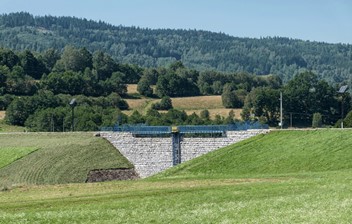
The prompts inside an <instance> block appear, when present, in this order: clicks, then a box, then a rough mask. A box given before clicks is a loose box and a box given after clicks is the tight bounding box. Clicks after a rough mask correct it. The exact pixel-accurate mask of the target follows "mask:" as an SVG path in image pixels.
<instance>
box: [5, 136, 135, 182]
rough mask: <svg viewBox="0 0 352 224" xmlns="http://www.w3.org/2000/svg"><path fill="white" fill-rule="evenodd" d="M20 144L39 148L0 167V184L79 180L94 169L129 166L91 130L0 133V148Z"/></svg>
mask: <svg viewBox="0 0 352 224" xmlns="http://www.w3.org/2000/svg"><path fill="white" fill-rule="evenodd" d="M23 147H25V148H28V149H38V150H36V151H35V152H33V153H30V154H28V155H27V156H25V157H23V158H21V159H18V160H16V161H14V162H12V163H11V164H9V165H7V166H5V167H3V168H1V169H0V187H1V186H2V187H11V186H13V185H28V184H58V183H75V182H78V183H79V182H81V183H82V182H85V180H86V178H87V174H88V172H89V171H90V170H93V169H109V168H130V167H132V165H131V164H130V163H129V162H128V161H127V160H126V159H125V158H124V157H123V156H121V154H120V153H119V152H118V151H117V150H116V149H115V148H114V147H113V146H112V145H111V144H110V143H109V142H107V141H106V140H105V139H102V138H97V137H93V134H92V133H22V134H18V133H17V134H15V133H14V134H10V133H9V134H0V152H1V151H2V150H1V149H7V150H6V151H9V150H8V149H14V150H16V149H17V148H23ZM0 156H1V154H0ZM0 161H2V159H0Z"/></svg>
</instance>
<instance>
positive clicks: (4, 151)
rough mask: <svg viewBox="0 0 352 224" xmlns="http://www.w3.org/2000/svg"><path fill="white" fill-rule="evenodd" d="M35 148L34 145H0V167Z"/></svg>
mask: <svg viewBox="0 0 352 224" xmlns="http://www.w3.org/2000/svg"><path fill="white" fill-rule="evenodd" d="M35 150H37V148H34V147H32V148H31V147H16V148H4V147H2V146H0V169H1V168H3V167H5V166H7V165H9V164H11V163H12V162H14V161H16V160H18V159H20V158H22V157H24V156H26V155H28V154H29V153H32V152H34V151H35Z"/></svg>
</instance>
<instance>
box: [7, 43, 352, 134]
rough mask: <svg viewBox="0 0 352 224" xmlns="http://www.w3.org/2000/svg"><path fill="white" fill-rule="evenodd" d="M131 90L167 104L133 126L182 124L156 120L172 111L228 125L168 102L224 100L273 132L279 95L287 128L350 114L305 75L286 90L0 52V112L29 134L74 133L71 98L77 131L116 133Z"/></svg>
mask: <svg viewBox="0 0 352 224" xmlns="http://www.w3.org/2000/svg"><path fill="white" fill-rule="evenodd" d="M131 83H134V84H137V90H138V92H139V94H140V96H137V97H153V98H162V101H161V102H160V103H158V104H155V105H153V106H152V111H151V112H150V111H149V112H147V113H146V115H145V114H136V113H133V116H132V115H131V117H132V118H129V117H126V118H125V121H126V122H130V123H131V122H137V121H138V123H140V122H146V123H148V124H151V125H152V124H153V125H156V124H158V125H162V124H165V125H168V124H170V123H172V122H175V123H174V124H178V122H177V120H178V119H179V118H176V117H172V116H173V115H172V116H171V115H170V116H171V118H175V120H174V121H172V119H170V116H169V115H168V114H167V113H166V114H158V113H159V112H158V110H170V109H171V110H172V112H170V113H176V114H178V115H179V117H181V118H182V119H181V120H182V122H183V123H182V124H215V123H216V124H220V123H224V122H225V123H226V122H229V120H226V118H222V117H216V118H215V120H211V119H209V120H206V119H204V116H203V118H201V119H199V118H198V117H197V116H198V115H196V114H193V115H189V116H188V115H186V114H185V113H184V112H182V111H177V110H174V109H173V108H172V102H171V99H170V97H184V96H199V95H221V96H222V101H223V105H224V106H225V107H226V108H243V112H242V114H241V116H242V119H243V120H260V121H261V122H263V123H268V124H270V125H272V126H277V124H278V118H279V103H278V98H279V93H280V92H282V93H283V96H284V101H283V103H284V112H285V114H284V116H285V120H286V121H288V120H290V122H286V123H285V124H286V125H288V124H289V123H292V121H294V123H295V125H303V126H309V125H311V123H312V116H313V114H314V113H318V114H320V115H321V124H324V125H329V126H331V125H334V124H335V123H336V122H337V121H338V120H339V119H340V118H341V116H340V115H341V114H342V108H344V112H345V114H347V112H348V111H349V109H350V104H351V103H350V101H351V99H350V95H349V93H344V94H338V93H337V87H338V86H332V85H330V84H329V83H328V82H327V81H325V80H323V79H321V78H320V77H319V76H318V75H317V74H316V73H314V72H312V71H306V72H302V73H300V74H298V75H296V76H295V77H294V78H293V79H292V80H290V81H288V82H287V83H285V84H283V82H282V80H281V79H280V77H279V76H275V75H266V76H258V75H255V74H250V73H245V72H238V73H223V72H218V71H213V70H209V71H198V70H195V69H190V68H188V67H186V66H185V65H184V64H183V63H182V62H181V61H175V62H174V63H172V64H170V65H169V66H167V67H158V68H143V67H140V66H137V65H132V64H122V63H119V62H118V61H116V60H114V59H113V58H112V57H111V56H110V55H108V54H106V53H103V52H101V51H96V52H94V53H91V52H90V51H88V50H87V49H86V48H75V47H72V46H66V47H65V48H64V51H63V52H62V53H60V52H58V51H56V50H54V49H49V50H46V51H44V52H31V51H29V50H25V51H20V52H14V51H12V50H10V49H4V48H2V49H0V110H6V111H7V112H6V120H7V122H8V123H10V124H14V125H22V126H23V125H24V126H27V127H29V128H30V129H31V130H36V131H39V130H46V129H48V128H49V127H51V128H52V130H55V131H59V130H68V129H69V127H70V126H72V122H71V120H70V116H71V115H70V111H71V109H70V108H69V106H68V102H69V101H70V99H72V98H76V99H77V101H78V102H79V105H78V107H77V113H78V115H79V117H80V118H81V119H80V122H81V123H79V124H77V125H76V126H77V127H78V129H77V130H97V129H99V128H100V127H102V126H108V125H113V124H114V123H116V121H117V116H118V115H119V116H122V117H124V116H125V115H122V114H121V110H126V109H128V107H129V106H128V104H127V102H126V101H125V100H124V98H128V97H135V96H130V95H128V94H127V84H131ZM137 115H138V116H139V117H140V118H139V120H138V119H136V117H138V116H137ZM154 115H155V116H154ZM145 116H146V117H145ZM164 116H166V117H164ZM167 116H169V117H167ZM229 116H230V115H229ZM230 117H233V115H231V116H230ZM317 117H319V116H317ZM71 119H72V118H71ZM230 120H231V119H230ZM48 122H50V124H51V125H48ZM318 123H319V122H318ZM52 124H56V125H54V127H53V125H52ZM58 124H60V125H61V126H60V125H58Z"/></svg>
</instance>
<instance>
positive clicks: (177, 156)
mask: <svg viewBox="0 0 352 224" xmlns="http://www.w3.org/2000/svg"><path fill="white" fill-rule="evenodd" d="M172 163H173V165H174V166H176V165H178V164H180V163H181V134H180V133H177V132H176V133H172Z"/></svg>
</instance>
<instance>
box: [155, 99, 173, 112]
mask: <svg viewBox="0 0 352 224" xmlns="http://www.w3.org/2000/svg"><path fill="white" fill-rule="evenodd" d="M172 108H173V106H172V101H171V98H170V97H168V96H165V97H163V98H162V99H161V101H160V102H159V103H155V104H153V105H152V109H154V110H170V109H172Z"/></svg>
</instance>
